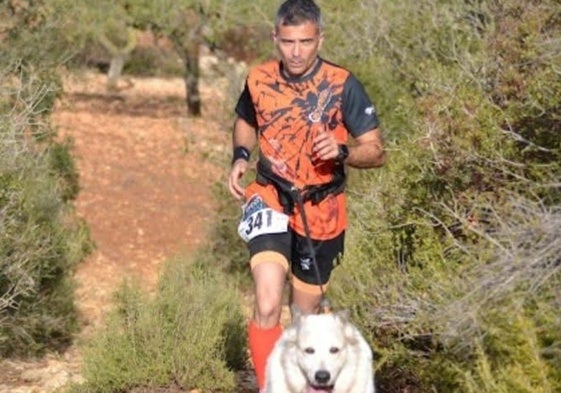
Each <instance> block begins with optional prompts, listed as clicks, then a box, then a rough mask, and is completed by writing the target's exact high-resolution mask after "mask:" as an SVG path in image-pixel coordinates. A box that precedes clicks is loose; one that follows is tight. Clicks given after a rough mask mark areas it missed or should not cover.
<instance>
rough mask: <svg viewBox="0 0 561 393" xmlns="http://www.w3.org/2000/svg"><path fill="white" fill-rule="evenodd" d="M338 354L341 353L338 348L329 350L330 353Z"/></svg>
mask: <svg viewBox="0 0 561 393" xmlns="http://www.w3.org/2000/svg"><path fill="white" fill-rule="evenodd" d="M338 352H339V348H337V347H331V348H329V353H333V354H335V353H338Z"/></svg>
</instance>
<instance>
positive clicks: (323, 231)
mask: <svg viewBox="0 0 561 393" xmlns="http://www.w3.org/2000/svg"><path fill="white" fill-rule="evenodd" d="M235 110H236V114H237V115H238V116H239V117H240V118H242V119H244V120H245V121H246V122H247V123H249V124H251V125H253V126H254V127H255V128H256V130H257V136H258V143H259V150H260V154H261V155H262V156H264V157H265V158H266V159H267V161H268V162H269V163H271V169H272V170H273V172H275V173H276V174H277V175H279V176H281V177H283V178H284V179H286V180H288V181H289V182H291V183H293V184H294V185H295V186H296V187H298V188H303V187H305V186H306V185H319V184H325V183H328V182H330V181H332V180H333V173H334V169H335V165H336V162H335V161H321V160H317V159H316V157H315V156H314V154H313V152H312V149H313V143H314V139H315V137H316V136H317V135H318V134H319V133H320V132H329V133H332V134H333V136H334V137H335V139H336V140H337V142H338V143H347V141H348V137H349V135H351V136H352V137H353V138H356V137H358V136H360V135H362V134H364V133H366V132H368V131H370V130H373V129H375V128H377V127H378V125H379V121H378V117H377V114H376V110H375V107H374V105H373V104H372V101H371V100H370V98H369V97H368V95H367V93H366V92H365V90H364V87H363V85H362V84H361V83H360V82H359V81H358V79H357V78H356V77H355V76H354V75H353V74H352V73H351V72H349V71H348V70H346V69H345V68H343V67H340V66H337V65H335V64H333V63H330V62H328V61H326V60H323V59H321V58H320V59H318V62H317V63H316V65H315V66H314V69H313V70H312V72H310V73H309V74H307V75H305V76H303V77H299V78H291V77H288V76H287V75H286V74H285V73H284V72H283V70H282V63H280V62H279V61H276V60H271V61H269V62H266V63H264V64H261V65H259V66H257V67H255V68H253V69H252V70H251V71H250V73H249V75H248V77H247V80H246V84H245V87H244V90H243V92H242V93H241V95H240V97H239V100H238V102H237V105H236V109H235ZM255 188H259V187H258V186H256V185H254V186H252V187H249V189H250V190H252V192H253V190H254V189H255ZM266 191H267V190H264V189H263V190H260V191H259V193H261V194H265V193H266ZM269 191H271V190H269ZM344 205H345V202H344V196H343V195H338V196H332V197H331V196H330V197H328V198H326V200H325V201H323V202H322V203H320V204H319V206H318V205H314V206H313V207H312V206H306V212H307V216H308V217H309V218H310V220H311V221H312V224H313V222H314V221H315V220H316V219H317V220H318V222H317V224H316V225H310V227H311V230H312V232H313V234H315V238H330V237H331V236H336V235H337V234H338V233H340V231H341V230H343V229H344V227H345V226H346V213H345V212H344ZM308 209H309V211H308ZM296 216H298V215H296ZM295 226H296V229H297V231H298V232H301V227H302V225H301V222H298V217H297V218H296V222H295Z"/></svg>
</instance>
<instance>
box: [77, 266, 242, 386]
mask: <svg viewBox="0 0 561 393" xmlns="http://www.w3.org/2000/svg"><path fill="white" fill-rule="evenodd" d="M211 262H212V261H210V260H209V259H208V258H206V260H200V261H198V262H197V261H195V262H190V261H187V260H185V259H181V258H178V259H177V260H171V261H168V263H167V264H166V270H165V272H164V273H163V275H162V277H161V278H160V281H159V288H158V291H157V293H156V295H155V297H154V298H148V297H147V296H146V295H142V294H141V293H140V291H138V290H137V289H135V287H134V285H130V284H126V285H124V286H123V287H122V288H121V290H120V291H119V292H118V293H117V297H116V308H115V311H114V312H113V313H112V315H111V316H110V317H109V320H108V323H107V326H106V328H105V329H103V331H102V332H100V333H99V334H98V335H97V336H96V337H94V339H93V340H92V341H91V342H89V343H88V345H87V348H86V350H85V353H84V377H85V378H86V383H84V384H82V385H79V386H74V387H72V390H71V391H74V392H121V391H126V390H129V389H131V388H133V387H151V388H158V387H166V386H169V385H170V384H172V383H175V384H177V385H178V386H179V387H180V388H182V389H185V390H186V391H188V390H190V389H195V388H196V389H200V390H203V391H222V392H229V391H234V390H235V374H234V372H233V371H235V370H240V369H243V368H245V367H246V366H247V364H246V363H247V359H246V356H245V354H246V347H245V318H244V316H243V314H242V312H241V309H240V304H241V300H240V298H239V292H238V289H237V288H236V287H235V285H234V284H233V281H232V280H231V279H229V278H228V277H227V276H225V275H224V274H222V273H221V272H220V271H218V270H216V269H214V267H213V266H212V265H210V263H211Z"/></svg>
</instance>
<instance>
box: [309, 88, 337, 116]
mask: <svg viewBox="0 0 561 393" xmlns="http://www.w3.org/2000/svg"><path fill="white" fill-rule="evenodd" d="M331 96H332V93H331V91H329V90H328V89H325V90H322V91H321V92H320V93H319V95H318V103H317V105H316V107H315V108H314V110H313V111H312V113H310V114H309V115H308V119H310V121H311V122H312V123H319V121H320V120H321V115H322V114H323V111H324V110H325V108H326V107H327V105H328V104H329V101H330V100H331Z"/></svg>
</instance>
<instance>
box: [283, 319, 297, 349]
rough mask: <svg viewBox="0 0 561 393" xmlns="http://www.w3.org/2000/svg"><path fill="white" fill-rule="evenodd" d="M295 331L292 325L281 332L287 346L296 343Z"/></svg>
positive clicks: (295, 328) (294, 326)
mask: <svg viewBox="0 0 561 393" xmlns="http://www.w3.org/2000/svg"><path fill="white" fill-rule="evenodd" d="M297 330H298V328H297V326H296V325H294V324H293V325H290V326H288V327H287V328H285V329H284V331H283V332H282V337H283V339H284V341H285V342H286V343H287V344H289V345H292V344H296V342H297V341H298V332H297Z"/></svg>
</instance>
